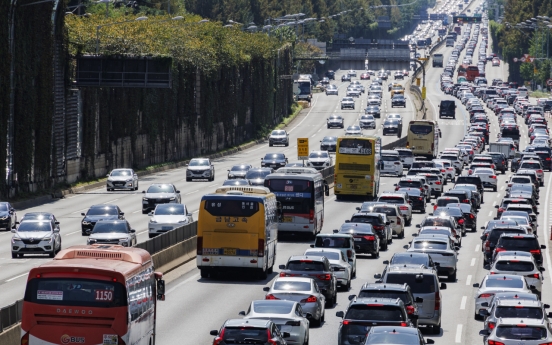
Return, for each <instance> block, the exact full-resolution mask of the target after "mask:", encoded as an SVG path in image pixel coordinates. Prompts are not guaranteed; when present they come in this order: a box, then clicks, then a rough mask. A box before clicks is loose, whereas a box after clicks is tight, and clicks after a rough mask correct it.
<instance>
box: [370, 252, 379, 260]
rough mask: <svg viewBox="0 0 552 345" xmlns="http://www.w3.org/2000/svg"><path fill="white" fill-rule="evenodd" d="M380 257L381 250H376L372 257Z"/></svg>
mask: <svg viewBox="0 0 552 345" xmlns="http://www.w3.org/2000/svg"><path fill="white" fill-rule="evenodd" d="M379 257H380V252H379V250H378V251H377V252H375V253H374V254H372V259H377V258H379Z"/></svg>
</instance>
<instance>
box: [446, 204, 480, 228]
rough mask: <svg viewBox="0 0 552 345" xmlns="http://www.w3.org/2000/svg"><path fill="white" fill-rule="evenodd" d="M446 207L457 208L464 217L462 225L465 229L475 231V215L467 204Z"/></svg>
mask: <svg viewBox="0 0 552 345" xmlns="http://www.w3.org/2000/svg"><path fill="white" fill-rule="evenodd" d="M447 207H458V208H460V210H462V214H463V215H464V222H465V223H464V225H465V227H466V229H471V231H472V232H476V231H477V213H476V212H475V211H474V210H473V209H472V207H471V206H470V205H469V204H464V203H458V204H457V203H452V204H448V205H447Z"/></svg>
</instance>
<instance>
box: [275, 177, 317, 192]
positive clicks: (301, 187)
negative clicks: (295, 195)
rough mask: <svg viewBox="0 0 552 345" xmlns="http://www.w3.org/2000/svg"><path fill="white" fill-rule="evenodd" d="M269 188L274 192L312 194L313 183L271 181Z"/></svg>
mask: <svg viewBox="0 0 552 345" xmlns="http://www.w3.org/2000/svg"><path fill="white" fill-rule="evenodd" d="M268 187H269V188H270V190H271V191H273V192H310V191H311V190H312V182H311V181H308V180H293V179H285V180H284V179H282V180H280V179H271V180H268Z"/></svg>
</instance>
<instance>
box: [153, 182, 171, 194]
mask: <svg viewBox="0 0 552 345" xmlns="http://www.w3.org/2000/svg"><path fill="white" fill-rule="evenodd" d="M174 192H175V191H174V187H173V186H172V185H170V184H162V185H156V184H154V185H151V186H150V187H149V188H148V190H147V193H174Z"/></svg>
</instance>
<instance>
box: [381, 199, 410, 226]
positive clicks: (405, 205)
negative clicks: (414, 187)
mask: <svg viewBox="0 0 552 345" xmlns="http://www.w3.org/2000/svg"><path fill="white" fill-rule="evenodd" d="M377 202H381V203H386V204H395V205H397V206H398V207H399V211H400V213H401V215H402V216H403V218H404V221H405V226H410V225H411V224H412V206H411V204H410V202H409V200H408V194H407V193H405V192H383V193H382V194H381V195H380V197H379V198H378V201H377Z"/></svg>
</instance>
